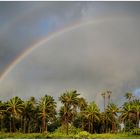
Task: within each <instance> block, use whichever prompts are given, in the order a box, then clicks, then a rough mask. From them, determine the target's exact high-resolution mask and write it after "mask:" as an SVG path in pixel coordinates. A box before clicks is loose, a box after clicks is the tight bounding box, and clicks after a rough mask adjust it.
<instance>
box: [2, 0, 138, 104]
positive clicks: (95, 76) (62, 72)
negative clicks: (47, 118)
mask: <svg viewBox="0 0 140 140" xmlns="http://www.w3.org/2000/svg"><path fill="white" fill-rule="evenodd" d="M61 3H62V2H61ZM49 4H50V7H51V6H52V9H51V8H50V7H49V8H48V9H47V10H46V8H42V10H37V11H36V12H35V13H36V14H35V13H34V12H33V13H32V14H31V15H32V19H30V20H27V19H29V17H30V16H27V15H26V13H24V15H26V16H24V20H20V21H18V23H16V26H15V24H13V25H10V26H11V27H12V26H13V28H12V29H10V27H7V28H9V29H7V31H5V33H4V34H3V35H2V34H0V37H1V38H0V43H1V53H0V54H1V55H0V57H1V61H2V62H1V65H0V66H1V69H2V68H4V66H5V65H6V64H7V63H8V62H10V60H11V61H12V59H11V58H13V57H14V56H15V55H16V54H18V53H20V51H21V50H22V49H23V48H27V47H28V46H29V44H32V43H33V42H34V40H36V39H37V40H39V39H40V38H42V37H44V36H46V35H48V36H49V33H51V32H52V33H53V31H54V29H59V28H60V29H61V28H63V27H66V25H73V24H72V23H73V22H75V21H80V22H81V23H80V24H82V22H85V21H86V20H87V21H90V20H92V21H95V23H94V22H93V24H88V25H84V26H82V27H81V26H79V27H77V28H76V29H74V30H71V31H69V32H67V33H64V34H62V35H60V36H57V37H55V38H53V39H52V40H50V41H48V42H47V43H45V44H44V45H42V46H40V47H38V48H37V49H35V50H34V51H33V52H32V53H31V54H29V55H28V56H27V57H26V58H25V59H24V60H22V61H21V62H20V63H18V65H16V66H15V67H14V68H13V69H12V71H11V72H10V73H9V74H8V75H7V76H6V77H5V79H3V81H1V83H0V91H1V96H2V97H3V99H9V98H11V97H12V96H14V95H18V96H20V97H22V98H28V97H29V96H35V97H40V96H42V95H44V94H51V95H52V96H54V97H55V99H58V96H60V94H61V93H63V92H64V91H65V90H69V89H77V90H78V91H79V92H80V93H81V95H82V96H84V97H85V98H87V99H88V100H89V101H92V100H96V102H97V103H98V104H100V105H102V101H103V100H102V98H101V95H100V93H101V92H102V91H103V90H106V89H109V90H112V91H113V94H112V101H116V103H118V104H119V103H121V99H122V97H123V95H124V93H125V92H127V91H134V90H135V89H139V86H140V78H139V75H140V66H139V60H140V55H139V52H140V47H139V44H140V27H139V26H140V20H139V19H140V18H139V14H140V11H139V9H140V8H139V7H140V4H139V2H137V3H136V2H106V3H105V2H83V3H82V2H81V3H80V2H69V3H66V2H64V3H63V4H62V5H60V4H59V3H58V2H56V3H55V2H53V3H49ZM23 5H26V4H25V3H23ZM34 5H35V3H34ZM40 5H41V4H40ZM40 5H39V6H40ZM20 6H21V5H20ZM46 6H47V4H46ZM32 7H33V6H32ZM40 7H41V6H40ZM44 7H45V6H44ZM66 7H67V8H66ZM36 8H38V7H37V6H36ZM68 8H69V10H68ZM117 8H118V9H119V10H118V9H117ZM33 9H34V8H33ZM38 9H39V8H38ZM134 9H135V10H134ZM10 10H11V9H9V11H10ZM17 10H19V9H17ZM12 11H13V10H12ZM31 11H32V10H31ZM46 13H47V14H46ZM64 13H65V14H64ZM75 13H76V14H75ZM6 14H8V12H7V13H6ZM13 14H14V13H13ZM1 15H2V14H1ZM39 15H42V16H41V17H40V16H39ZM3 16H4V13H3ZM1 17H2V16H1ZM5 20H6V19H5ZM97 21H100V22H97ZM19 23H20V24H19ZM27 23H28V24H27ZM34 23H36V24H34ZM5 29H6V28H5ZM28 29H30V30H29V31H28ZM35 29H36V30H35ZM24 31H26V32H24ZM12 33H14V35H15V36H14V35H13V36H12ZM6 35H7V36H6ZM5 36H6V37H5ZM16 36H18V38H19V39H17V38H16ZM27 38H28V39H27ZM6 40H7V41H6ZM25 41H27V42H26V43H25ZM10 42H11V45H10ZM6 43H7V46H6V45H5V44H6ZM4 46H6V47H4ZM17 46H18V47H17ZM6 52H9V53H10V52H11V53H10V54H9V53H6ZM6 54H9V59H8V55H6Z"/></svg>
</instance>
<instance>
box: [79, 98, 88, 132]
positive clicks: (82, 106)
mask: <svg viewBox="0 0 140 140" xmlns="http://www.w3.org/2000/svg"><path fill="white" fill-rule="evenodd" d="M78 107H79V109H80V113H81V119H82V130H84V114H83V111H84V110H85V109H86V107H87V102H86V100H85V99H84V98H83V97H81V98H79V101H78Z"/></svg>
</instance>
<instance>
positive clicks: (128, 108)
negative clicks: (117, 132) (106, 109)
mask: <svg viewBox="0 0 140 140" xmlns="http://www.w3.org/2000/svg"><path fill="white" fill-rule="evenodd" d="M132 114H133V106H132V104H131V103H126V102H125V103H124V105H123V107H122V109H121V115H120V117H119V119H120V121H121V122H123V123H124V124H125V126H126V122H127V120H128V123H129V127H130V122H131V116H132Z"/></svg>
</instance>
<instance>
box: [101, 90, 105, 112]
mask: <svg viewBox="0 0 140 140" xmlns="http://www.w3.org/2000/svg"><path fill="white" fill-rule="evenodd" d="M101 95H102V97H103V99H104V111H105V105H106V102H105V97H106V93H105V92H103V93H101Z"/></svg>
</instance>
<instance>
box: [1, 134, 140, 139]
mask: <svg viewBox="0 0 140 140" xmlns="http://www.w3.org/2000/svg"><path fill="white" fill-rule="evenodd" d="M3 138H9V139H10V138H11V139H14V138H15V139H24V138H26V139H41V138H44V139H46V138H48V139H59V138H60V139H63V138H71V139H76V138H91V139H94V138H95V139H98V138H99V139H120V138H121V139H124V138H125V139H140V135H131V134H129V133H118V134H109V133H107V134H92V135H91V134H90V135H85V136H84V135H83V136H80V137H77V135H73V134H70V135H65V134H62V133H49V134H42V133H30V134H23V133H2V132H0V139H3Z"/></svg>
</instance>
